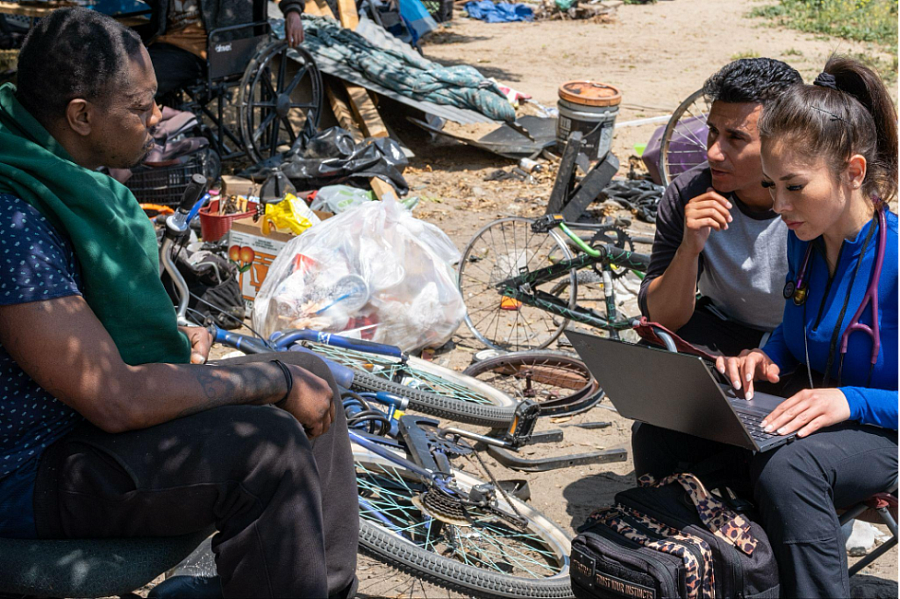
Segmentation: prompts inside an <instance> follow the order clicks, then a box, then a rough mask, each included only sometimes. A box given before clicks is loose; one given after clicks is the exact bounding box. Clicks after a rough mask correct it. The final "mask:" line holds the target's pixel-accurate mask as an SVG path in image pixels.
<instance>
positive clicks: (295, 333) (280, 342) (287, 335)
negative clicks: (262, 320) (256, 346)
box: [272, 329, 409, 362]
mask: <svg viewBox="0 0 900 599" xmlns="http://www.w3.org/2000/svg"><path fill="white" fill-rule="evenodd" d="M297 341H312V342H315V343H324V344H325V345H332V346H334V347H340V348H343V349H350V350H356V351H361V352H366V353H370V354H379V355H382V356H389V357H391V358H399V359H400V360H403V361H404V362H405V361H406V359H407V358H408V357H409V356H407V355H406V354H405V353H404V352H403V351H401V349H400V348H399V347H396V346H394V345H385V344H383V343H375V342H374V341H366V340H365V339H352V338H350V337H341V336H340V335H333V334H331V333H323V332H321V331H311V330H303V329H294V330H291V331H284V332H281V331H280V332H278V333H276V334H275V336H273V337H272V342H273V343H274V344H275V347H276V348H278V349H287V348H288V347H290V346H291V345H293V344H294V343H296V342H297Z"/></svg>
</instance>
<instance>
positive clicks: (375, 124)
mask: <svg viewBox="0 0 900 599" xmlns="http://www.w3.org/2000/svg"><path fill="white" fill-rule="evenodd" d="M346 85H347V95H348V96H350V109H351V110H353V115H354V116H355V117H356V122H358V123H359V125H360V129H362V132H363V133H365V134H366V137H389V135H390V134H389V133H388V130H387V127H385V126H384V121H382V120H381V115H380V114H378V109H377V108H375V103H374V102H372V98H370V97H369V92H368V90H366V88H364V87H360V86H359V85H354V84H352V83H347V84H346Z"/></svg>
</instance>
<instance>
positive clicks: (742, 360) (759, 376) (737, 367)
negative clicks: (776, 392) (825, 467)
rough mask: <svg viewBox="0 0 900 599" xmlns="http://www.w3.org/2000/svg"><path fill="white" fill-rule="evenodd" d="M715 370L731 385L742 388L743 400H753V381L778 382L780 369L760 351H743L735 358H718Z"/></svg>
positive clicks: (738, 388)
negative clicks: (725, 377)
mask: <svg viewBox="0 0 900 599" xmlns="http://www.w3.org/2000/svg"><path fill="white" fill-rule="evenodd" d="M716 368H717V369H718V370H719V372H721V373H722V374H724V375H725V376H727V377H728V380H730V381H731V385H732V386H733V387H734V388H735V389H737V390H740V389H741V387H744V399H753V381H769V382H770V383H777V382H778V378H779V377H778V375H779V374H780V373H781V369H780V368H778V365H777V364H775V362H773V361H772V360H771V359H770V358H769V356H767V355H766V354H765V352H764V351H763V350H761V349H753V350H746V349H745V350H744V351H742V352H741V353H740V355H739V356H738V357H736V358H726V357H724V356H719V357H718V358H716Z"/></svg>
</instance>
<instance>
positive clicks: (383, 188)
mask: <svg viewBox="0 0 900 599" xmlns="http://www.w3.org/2000/svg"><path fill="white" fill-rule="evenodd" d="M369 185H370V186H371V187H372V191H374V192H375V197H377V198H378V199H379V200H383V199H384V198H385V197H386V196H387V195H388V194H391V195H393V196H394V199H397V192H396V191H394V187H393V185H391V184H390V183H388V182H387V181H385V180H384V179H381V178H379V177H372V178H371V179H369Z"/></svg>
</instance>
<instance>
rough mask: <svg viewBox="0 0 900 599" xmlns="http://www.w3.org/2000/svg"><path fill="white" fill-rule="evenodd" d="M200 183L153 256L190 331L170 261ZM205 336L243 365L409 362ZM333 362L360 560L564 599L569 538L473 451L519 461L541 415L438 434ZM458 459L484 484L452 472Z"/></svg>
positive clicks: (529, 405)
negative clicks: (354, 489)
mask: <svg viewBox="0 0 900 599" xmlns="http://www.w3.org/2000/svg"><path fill="white" fill-rule="evenodd" d="M201 179H202V178H198V179H197V180H196V181H195V182H194V183H193V190H192V192H191V193H190V194H186V198H185V201H184V202H183V203H182V206H180V207H179V208H178V210H176V211H175V214H173V215H171V216H169V217H168V219H167V221H166V234H165V238H164V241H163V244H162V247H161V250H160V254H161V264H162V267H163V268H164V269H166V270H167V271H168V272H169V274H170V276H172V279H173V282H174V283H175V287H176V290H177V291H178V294H179V296H180V300H181V301H180V302H179V306H178V310H177V312H178V315H179V319H183V320H185V321H186V314H187V298H188V295H187V287H186V285H184V281H183V278H182V277H181V275H180V274H179V273H178V271H177V269H176V268H175V266H174V261H173V259H172V252H173V250H175V249H176V248H177V246H178V244H179V240H181V239H183V238H184V235H185V234H186V232H187V225H188V223H189V221H190V206H191V204H194V203H195V200H196V198H197V197H198V196H199V194H198V193H197V191H196V189H197V187H198V186H201V185H204V184H205V181H201ZM210 330H211V332H212V333H213V334H214V337H215V340H216V342H219V343H223V344H226V345H229V346H231V347H234V348H237V349H240V350H241V351H243V352H244V353H264V352H271V351H312V350H310V349H308V348H306V347H303V346H301V345H299V344H298V342H299V341H302V340H306V341H310V340H311V341H313V342H316V343H318V344H323V345H324V344H332V345H327V347H330V348H336V347H339V348H340V349H342V350H343V351H351V352H357V353H359V354H367V355H368V354H369V353H372V352H381V354H390V357H391V358H395V359H397V360H398V361H399V360H403V359H405V358H404V356H403V355H402V354H401V353H400V352H399V350H398V349H397V348H393V347H391V346H382V345H380V344H375V343H371V342H366V341H360V340H356V339H347V338H342V337H339V336H337V335H328V334H323V333H318V332H315V331H285V332H282V333H280V334H278V335H276V336H273V337H272V338H271V339H269V340H264V339H261V338H257V337H251V336H247V335H241V334H237V333H232V332H229V331H225V330H222V329H218V328H216V327H214V326H213V327H211V329H210ZM335 355H336V354H332V355H331V356H327V357H325V361H326V364H327V365H328V367H329V369H330V370H331V371H332V374H333V375H334V376H335V380H336V381H337V382H338V384H339V386H341V387H345V388H348V389H346V390H343V396H342V400H343V406H344V410H345V413H346V415H347V422H348V427H349V428H350V433H349V434H350V439H351V441H352V444H353V457H354V463H355V467H356V479H357V486H358V488H359V508H360V511H359V514H360V545H361V547H362V548H363V550H364V551H366V552H367V553H369V554H372V555H373V556H375V557H376V558H378V559H380V560H382V561H384V562H386V563H388V564H390V565H392V566H395V567H397V568H399V569H401V570H404V571H406V572H409V573H412V574H413V575H415V576H418V577H421V578H423V579H425V580H429V581H431V582H434V583H436V584H439V585H441V586H444V587H448V588H452V589H456V590H460V591H463V592H465V593H469V594H473V593H474V594H478V595H485V594H486V595H490V596H496V597H548V598H551V597H569V596H571V588H570V585H569V574H568V564H569V558H568V555H569V551H570V545H569V537H568V535H567V534H566V532H565V531H563V530H562V529H561V528H560V527H559V526H558V525H556V524H555V523H553V522H552V521H550V520H549V519H548V518H546V517H545V516H543V515H542V514H541V513H540V512H538V511H537V510H535V509H534V508H532V507H531V506H529V505H528V504H527V503H525V501H524V500H523V499H521V498H520V497H517V496H516V490H514V489H508V488H507V487H506V486H505V485H503V484H501V483H500V482H498V481H497V479H496V477H494V475H493V474H492V473H491V471H490V470H489V469H488V468H487V466H486V465H485V463H484V461H483V460H482V459H481V458H480V457H479V455H478V453H477V452H476V451H475V449H476V447H475V446H473V444H472V443H470V441H471V442H474V443H475V444H481V445H486V446H491V447H497V448H501V449H505V450H516V449H518V448H519V447H521V446H523V445H525V444H527V443H529V442H532V441H533V440H534V439H535V438H537V437H535V436H533V434H532V433H533V430H534V425H535V422H536V418H537V416H538V415H539V411H540V410H539V408H538V406H537V404H535V403H534V402H522V403H515V402H514V409H513V412H514V413H513V417H512V418H511V419H510V421H509V423H508V424H507V425H508V428H507V430H506V431H505V432H504V433H503V434H497V433H496V431H495V433H494V436H485V435H480V434H477V433H473V432H470V431H466V430H464V429H460V428H457V427H454V426H451V427H444V428H442V427H441V426H440V423H439V422H438V421H437V420H433V419H431V418H428V417H426V416H419V415H413V414H406V413H405V412H406V410H407V409H409V408H411V407H413V406H412V397H418V395H416V394H415V393H413V394H412V395H409V392H410V391H418V390H416V389H411V388H410V387H408V386H406V385H402V384H395V386H393V387H390V389H391V390H393V391H397V392H398V393H399V394H395V393H391V392H388V390H384V389H382V390H373V389H365V387H364V386H360V385H359V384H358V383H357V382H356V379H357V378H358V377H360V376H361V377H362V379H364V380H367V381H368V380H369V377H371V376H372V375H370V374H368V373H367V372H363V371H361V370H359V369H352V368H348V367H347V366H346V365H344V364H341V363H339V362H336V361H334V360H332V359H331V358H333V357H335ZM337 355H338V356H341V355H344V354H342V353H338V354H337ZM375 355H379V354H375ZM370 366H371V364H370ZM457 376H458V377H460V379H461V380H462V379H463V377H461V375H457ZM384 380H386V379H382V382H384ZM350 387H353V388H355V389H356V391H350V390H349V388H350ZM417 409H418V408H417ZM462 458H465V459H467V460H468V461H469V463H470V464H471V466H472V467H473V468H474V469H476V470H477V471H478V472H479V474H478V475H476V474H472V473H470V472H465V471H463V470H461V469H458V468H456V467H454V466H453V465H452V464H451V461H452V460H456V459H462ZM471 469H472V468H470V470H471ZM479 476H484V477H486V478H487V480H484V479H482V478H479Z"/></svg>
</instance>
